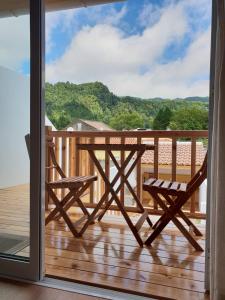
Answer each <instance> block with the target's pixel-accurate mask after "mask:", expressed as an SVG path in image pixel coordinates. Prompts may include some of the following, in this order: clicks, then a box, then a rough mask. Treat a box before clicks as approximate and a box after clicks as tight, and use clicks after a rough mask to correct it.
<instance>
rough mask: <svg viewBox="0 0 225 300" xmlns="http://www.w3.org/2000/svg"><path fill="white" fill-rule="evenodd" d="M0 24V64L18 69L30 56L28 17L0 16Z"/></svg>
mask: <svg viewBox="0 0 225 300" xmlns="http://www.w3.org/2000/svg"><path fill="white" fill-rule="evenodd" d="M0 25H1V26H0V44H1V46H0V65H1V66H4V67H7V68H9V69H13V70H18V69H20V68H21V66H22V63H23V62H24V61H25V60H27V59H29V56H30V22H29V17H28V16H22V17H17V18H15V17H10V18H2V19H1V21H0Z"/></svg>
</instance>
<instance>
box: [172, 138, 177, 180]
mask: <svg viewBox="0 0 225 300" xmlns="http://www.w3.org/2000/svg"><path fill="white" fill-rule="evenodd" d="M176 180H177V139H176V137H173V138H172V181H176Z"/></svg>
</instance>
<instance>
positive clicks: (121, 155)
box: [120, 137, 125, 205]
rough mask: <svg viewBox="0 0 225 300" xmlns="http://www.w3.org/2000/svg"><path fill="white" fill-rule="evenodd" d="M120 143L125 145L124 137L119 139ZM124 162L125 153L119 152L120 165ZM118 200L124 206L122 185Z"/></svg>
mask: <svg viewBox="0 0 225 300" xmlns="http://www.w3.org/2000/svg"><path fill="white" fill-rule="evenodd" d="M120 142H121V144H122V145H124V144H125V137H121V141H120ZM124 161H125V151H121V152H120V165H123V164H124ZM123 175H124V172H123ZM120 200H121V202H122V203H123V205H124V201H125V187H124V183H123V186H122V188H121V191H120Z"/></svg>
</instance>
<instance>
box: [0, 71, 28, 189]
mask: <svg viewBox="0 0 225 300" xmlns="http://www.w3.org/2000/svg"><path fill="white" fill-rule="evenodd" d="M29 99H30V79H29V78H28V77H24V76H23V75H20V74H18V73H16V72H14V71H10V70H8V69H6V68H3V67H0V188H5V187H10V186H15V185H19V184H25V183H29V157H28V154H27V149H26V145H25V140H24V136H25V135H26V134H27V133H29V128H30V126H29V123H30V104H29Z"/></svg>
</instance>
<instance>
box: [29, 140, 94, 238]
mask: <svg viewBox="0 0 225 300" xmlns="http://www.w3.org/2000/svg"><path fill="white" fill-rule="evenodd" d="M25 140H26V144H27V148H28V152H29V153H30V146H29V145H30V136H29V135H26V137H25ZM46 144H47V147H48V150H49V156H50V162H51V164H50V166H46V169H47V170H48V171H49V170H50V169H55V170H56V172H58V174H59V176H60V177H61V178H60V179H58V180H54V181H51V182H46V183H45V186H46V192H47V193H48V194H49V197H50V198H51V199H52V201H53V203H54V204H55V208H54V209H53V210H52V211H51V212H50V213H49V215H48V216H47V217H46V219H45V225H47V224H48V223H49V222H51V221H52V220H55V219H59V218H61V217H62V218H63V219H64V221H65V222H66V224H67V225H68V227H69V229H70V230H71V232H72V234H73V235H74V236H75V237H80V236H81V234H80V231H81V230H82V228H83V227H82V228H81V230H78V228H77V227H78V226H79V225H81V224H82V223H84V224H85V223H86V222H87V221H88V220H89V217H90V213H89V212H88V210H87V208H86V207H85V205H84V204H83V202H82V200H81V199H80V197H81V196H82V195H83V194H84V193H85V191H86V190H87V189H88V188H89V187H90V185H91V184H93V182H94V181H96V180H97V176H76V177H66V175H65V173H64V172H63V170H62V169H61V168H60V166H59V164H58V162H57V160H56V156H55V151H54V148H55V144H54V143H53V139H52V138H47V141H46ZM59 189H67V190H68V192H67V194H66V195H65V196H64V197H63V198H62V199H61V200H60V199H59V198H58V197H57V195H56V192H55V191H56V190H59ZM75 203H76V204H77V205H78V207H79V208H80V209H81V210H82V212H83V214H84V216H83V217H81V218H80V219H79V220H78V221H76V222H75V223H73V222H72V221H71V219H70V217H69V215H68V213H67V211H68V210H69V208H70V207H71V206H73V205H74V204H75Z"/></svg>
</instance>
